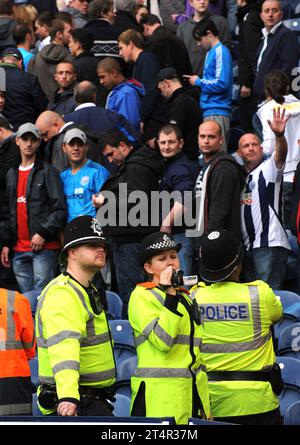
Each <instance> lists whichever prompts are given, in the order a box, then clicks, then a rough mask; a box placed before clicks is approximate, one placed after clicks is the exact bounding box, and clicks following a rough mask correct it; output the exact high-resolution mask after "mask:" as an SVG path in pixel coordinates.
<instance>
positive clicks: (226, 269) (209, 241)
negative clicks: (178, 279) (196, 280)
mask: <svg viewBox="0 0 300 445" xmlns="http://www.w3.org/2000/svg"><path fill="white" fill-rule="evenodd" d="M242 256H243V248H242V245H241V243H240V242H238V241H237V239H236V238H235V237H234V236H233V234H232V233H231V232H229V231H228V230H225V229H221V230H215V231H213V232H210V233H209V234H206V235H202V236H201V238H200V248H199V275H200V276H201V278H202V279H203V280H204V281H207V282H209V283H217V282H219V281H223V280H226V278H228V277H229V276H230V275H231V274H232V273H233V272H234V271H235V270H236V268H237V267H238V265H239V264H240V262H241V261H242Z"/></svg>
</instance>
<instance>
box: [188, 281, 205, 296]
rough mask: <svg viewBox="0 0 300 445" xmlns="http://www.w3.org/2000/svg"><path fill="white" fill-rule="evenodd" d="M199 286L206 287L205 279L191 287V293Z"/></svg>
mask: <svg viewBox="0 0 300 445" xmlns="http://www.w3.org/2000/svg"><path fill="white" fill-rule="evenodd" d="M199 287H206V284H205V283H203V281H199V283H198V284H195V286H193V287H192V288H191V289H190V293H191V292H194V291H195V290H197V289H199Z"/></svg>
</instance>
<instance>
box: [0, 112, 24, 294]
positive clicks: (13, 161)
mask: <svg viewBox="0 0 300 445" xmlns="http://www.w3.org/2000/svg"><path fill="white" fill-rule="evenodd" d="M15 136H16V135H15V133H13V132H12V130H11V127H10V124H9V122H8V121H7V120H6V119H5V118H4V117H3V116H0V190H1V193H0V249H1V248H2V245H3V242H2V238H1V233H2V227H3V225H4V224H5V212H6V210H7V209H6V208H5V190H6V174H7V172H8V170H9V169H10V168H12V167H17V166H18V165H19V163H20V151H19V148H18V146H17V145H16V142H15ZM0 280H1V286H2V287H5V288H6V289H15V290H18V285H17V282H16V279H15V276H14V274H13V272H12V270H10V269H6V268H5V267H3V266H2V264H0Z"/></svg>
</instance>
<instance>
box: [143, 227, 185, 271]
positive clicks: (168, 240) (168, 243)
mask: <svg viewBox="0 0 300 445" xmlns="http://www.w3.org/2000/svg"><path fill="white" fill-rule="evenodd" d="M180 249H181V244H176V243H175V241H174V240H173V238H172V237H171V236H170V235H169V234H168V233H165V232H155V233H151V234H150V235H148V236H146V238H144V239H143V241H142V242H141V248H140V252H139V263H140V264H141V265H143V264H144V263H146V262H147V261H148V260H150V258H152V257H153V256H154V255H159V254H160V253H161V252H163V251H165V250H176V251H177V252H179V250H180Z"/></svg>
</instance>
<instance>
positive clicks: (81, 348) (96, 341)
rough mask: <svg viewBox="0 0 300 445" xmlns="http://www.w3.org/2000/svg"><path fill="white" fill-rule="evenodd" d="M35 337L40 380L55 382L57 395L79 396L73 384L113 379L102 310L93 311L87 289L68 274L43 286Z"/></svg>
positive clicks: (102, 385) (103, 385) (97, 383)
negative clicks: (97, 312) (98, 311)
mask: <svg viewBox="0 0 300 445" xmlns="http://www.w3.org/2000/svg"><path fill="white" fill-rule="evenodd" d="M36 337H37V345H38V359H39V379H40V382H41V383H45V384H55V385H56V391H57V395H58V399H62V398H74V399H77V400H79V399H80V397H79V385H82V386H92V387H95V388H107V387H109V386H111V385H113V384H114V382H115V376H116V371H115V361H114V355H113V344H112V340H111V335H110V331H109V326H108V322H107V318H106V313H105V311H104V310H102V311H101V313H100V314H99V315H97V314H95V313H94V312H93V309H92V307H91V304H90V301H89V296H88V294H87V292H86V291H85V289H84V288H83V287H82V286H81V285H80V284H79V283H78V282H77V281H75V280H73V279H72V278H71V277H70V276H68V275H64V274H62V275H59V276H58V277H57V278H55V279H54V280H52V281H51V282H50V283H49V284H48V286H47V287H46V288H45V289H44V290H43V292H42V294H41V297H40V299H39V302H38V306H37V312H36ZM40 409H41V411H42V412H43V414H48V413H49V410H45V409H43V408H41V407H40ZM50 412H51V411H50Z"/></svg>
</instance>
